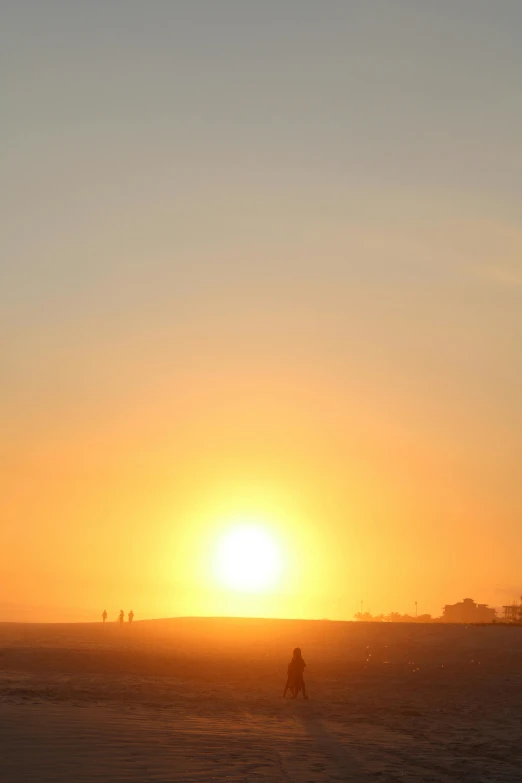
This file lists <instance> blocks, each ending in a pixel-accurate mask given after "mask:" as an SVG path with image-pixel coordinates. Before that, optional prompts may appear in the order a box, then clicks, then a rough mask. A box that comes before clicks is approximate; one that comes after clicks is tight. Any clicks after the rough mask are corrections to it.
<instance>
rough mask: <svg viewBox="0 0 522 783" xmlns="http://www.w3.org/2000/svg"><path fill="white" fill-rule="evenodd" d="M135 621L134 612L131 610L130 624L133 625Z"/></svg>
mask: <svg viewBox="0 0 522 783" xmlns="http://www.w3.org/2000/svg"><path fill="white" fill-rule="evenodd" d="M133 620H134V612H133V611H132V609H131V610H130V612H129V623H132V621H133Z"/></svg>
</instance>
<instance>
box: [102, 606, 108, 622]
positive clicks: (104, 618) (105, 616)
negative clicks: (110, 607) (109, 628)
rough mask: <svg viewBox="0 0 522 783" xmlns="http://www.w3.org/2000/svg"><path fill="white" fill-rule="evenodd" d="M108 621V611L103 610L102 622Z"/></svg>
mask: <svg viewBox="0 0 522 783" xmlns="http://www.w3.org/2000/svg"><path fill="white" fill-rule="evenodd" d="M106 619H107V609H104V610H103V614H102V620H103V622H105V620H106Z"/></svg>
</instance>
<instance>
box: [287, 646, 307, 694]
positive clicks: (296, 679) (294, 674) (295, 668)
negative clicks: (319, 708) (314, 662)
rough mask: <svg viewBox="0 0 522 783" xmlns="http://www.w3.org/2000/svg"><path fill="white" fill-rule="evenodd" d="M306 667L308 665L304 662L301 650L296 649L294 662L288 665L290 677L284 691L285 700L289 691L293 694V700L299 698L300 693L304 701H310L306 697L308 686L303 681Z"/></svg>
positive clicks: (288, 676)
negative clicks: (300, 692)
mask: <svg viewBox="0 0 522 783" xmlns="http://www.w3.org/2000/svg"><path fill="white" fill-rule="evenodd" d="M305 666H306V663H305V662H304V660H303V656H302V655H301V648H300V647H296V648H295V650H294V652H293V654H292V660H291V661H290V663H289V664H288V675H287V678H286V685H285V689H284V691H283V699H284V698H285V696H286V692H287V691H288V690H290V693H291V694H292V699H295V698H297V694H298V693H299V691H302V692H303V699H308V696H307V695H306V686H305V682H304V679H303V672H304V670H305Z"/></svg>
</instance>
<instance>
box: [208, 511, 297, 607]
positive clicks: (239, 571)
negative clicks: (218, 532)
mask: <svg viewBox="0 0 522 783" xmlns="http://www.w3.org/2000/svg"><path fill="white" fill-rule="evenodd" d="M281 571H282V559H281V552H280V549H279V547H278V546H277V544H276V542H275V540H274V539H273V537H272V536H271V535H270V534H269V532H268V531H267V530H266V529H265V528H264V527H262V526H261V525H249V524H241V525H237V526H235V527H233V528H232V529H231V530H229V531H228V532H227V533H225V535H224V536H223V537H222V539H221V540H220V542H219V545H218V548H217V551H216V572H217V577H218V579H219V581H220V582H221V583H222V584H224V585H227V586H228V587H231V588H233V589H234V590H239V591H252V592H261V591H263V590H268V589H270V588H271V587H274V586H275V585H276V584H277V582H278V581H279V578H280V575H281Z"/></svg>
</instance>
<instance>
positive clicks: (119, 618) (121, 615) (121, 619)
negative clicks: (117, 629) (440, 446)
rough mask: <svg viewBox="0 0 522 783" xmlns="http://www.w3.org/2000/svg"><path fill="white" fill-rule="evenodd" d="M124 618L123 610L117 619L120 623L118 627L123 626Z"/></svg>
mask: <svg viewBox="0 0 522 783" xmlns="http://www.w3.org/2000/svg"><path fill="white" fill-rule="evenodd" d="M124 618H125V615H124V613H123V609H120V614H119V617H118V622H119V623H120V625H123V620H124Z"/></svg>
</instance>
